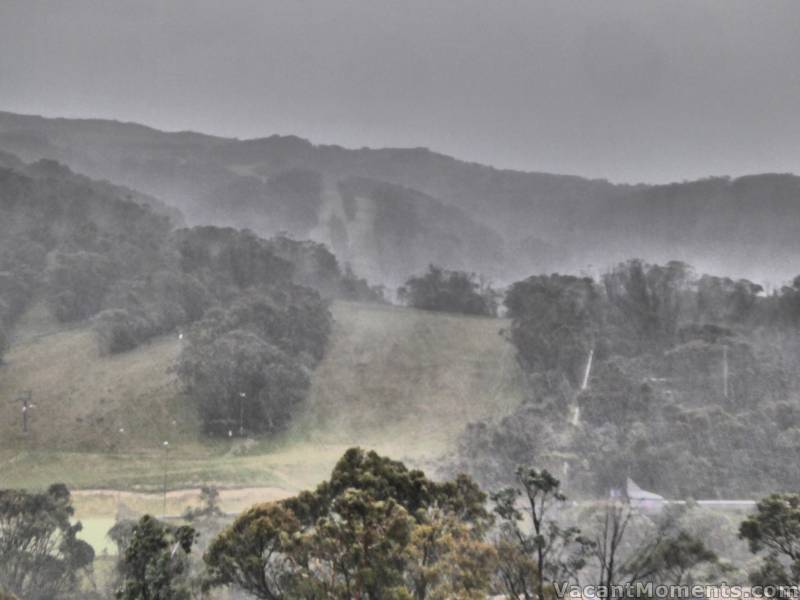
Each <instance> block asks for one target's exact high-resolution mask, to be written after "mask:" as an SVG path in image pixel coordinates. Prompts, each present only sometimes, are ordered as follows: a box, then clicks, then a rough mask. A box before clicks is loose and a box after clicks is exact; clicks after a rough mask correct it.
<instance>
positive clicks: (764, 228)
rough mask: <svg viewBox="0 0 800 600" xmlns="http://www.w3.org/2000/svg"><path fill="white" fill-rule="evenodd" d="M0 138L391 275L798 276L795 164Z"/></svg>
mask: <svg viewBox="0 0 800 600" xmlns="http://www.w3.org/2000/svg"><path fill="white" fill-rule="evenodd" d="M0 151H6V152H11V153H13V154H15V155H17V156H19V157H21V158H22V159H23V160H25V161H26V162H30V161H34V160H38V159H40V158H52V159H56V160H58V161H60V162H63V163H65V164H67V165H69V166H70V167H71V168H73V169H74V170H76V171H79V172H82V173H85V174H87V175H89V176H91V177H95V178H102V179H108V180H110V181H113V182H114V183H117V184H121V185H125V186H128V187H131V188H134V189H137V190H141V191H142V192H145V193H147V194H150V195H153V196H156V197H158V198H160V199H161V200H163V201H165V202H166V203H168V204H171V205H174V206H176V207H178V208H179V209H180V210H181V211H183V212H184V214H185V215H186V216H187V219H188V221H189V222H190V223H213V224H220V225H232V226H237V227H249V228H252V229H254V230H255V231H257V232H258V233H261V234H266V235H269V234H273V233H276V232H280V231H285V232H288V233H289V234H291V235H294V236H296V237H302V238H305V237H311V238H312V239H314V240H316V241H321V242H324V243H326V244H328V245H330V246H331V247H332V248H334V250H335V251H336V253H337V255H339V256H340V258H342V259H343V260H347V261H350V262H353V264H354V265H357V266H358V271H359V273H360V274H363V275H366V276H368V277H369V278H371V279H373V280H376V281H378V280H380V281H382V282H384V283H388V284H397V283H399V282H401V281H402V280H403V278H405V277H407V276H408V275H409V274H410V273H413V272H417V271H419V270H420V269H422V268H424V266H425V264H426V263H427V262H431V261H436V262H440V263H441V264H442V265H443V266H445V267H449V268H462V269H468V270H475V271H480V272H482V273H484V274H486V275H487V276H490V277H492V278H494V279H495V280H499V281H500V282H508V281H512V280H514V279H519V278H521V277H524V276H526V275H529V274H531V273H535V272H549V271H571V272H580V271H592V272H595V271H601V270H603V269H605V268H606V267H608V266H609V265H611V264H613V263H615V262H618V261H621V260H624V259H627V258H630V257H634V256H635V257H640V258H643V259H645V260H649V261H653V262H664V261H666V260H670V259H678V260H684V261H686V262H689V263H691V264H693V265H695V266H696V267H697V268H698V269H699V270H701V271H709V272H718V273H722V274H727V275H730V276H735V277H748V278H751V279H754V280H757V281H759V282H768V283H770V282H771V283H780V282H783V281H785V280H787V279H790V278H791V277H793V276H794V275H796V274H797V270H796V267H795V266H794V262H795V260H796V257H797V256H798V255H800V237H799V236H797V235H796V230H797V224H800V178H798V177H796V176H794V175H788V174H761V175H752V176H746V177H740V178H737V179H731V178H727V177H714V178H708V179H702V180H698V181H692V182H681V183H673V184H669V185H644V184H641V185H619V184H612V183H609V182H608V181H605V180H596V179H585V178H581V177H577V176H572V175H553V174H547V173H535V172H520V171H512V170H501V169H495V168H493V167H488V166H484V165H479V164H476V163H468V162H464V161H460V160H457V159H455V158H452V157H449V156H445V155H443V154H438V153H435V152H432V151H430V150H427V149H424V148H410V149H394V148H386V149H368V148H362V149H355V150H350V149H345V148H342V147H340V146H333V145H314V144H312V143H311V142H309V141H307V140H304V139H301V138H298V137H295V136H271V137H267V138H259V139H251V140H236V139H228V138H222V137H216V136H210V135H205V134H200V133H193V132H176V133H169V132H163V131H158V130H156V129H152V128H149V127H146V126H143V125H138V124H132V123H119V122H115V121H103V120H76V119H47V118H42V117H35V116H26V115H17V114H12V113H6V112H0ZM315 181H318V183H315ZM365 181H370V182H372V183H371V184H365V183H364V182H365ZM353 182H361V183H359V184H358V185H356V186H355V187H356V188H357V190H358V193H357V194H355V195H353V194H352V188H353ZM348 186H349V187H348ZM348 189H350V192H348V191H347V190H348ZM343 193H344V195H343ZM350 196H353V197H352V198H351V199H349V200H346V198H350ZM376 198H377V199H376ZM345 204H348V206H349V209H347V210H346V208H347V207H346V206H345Z"/></svg>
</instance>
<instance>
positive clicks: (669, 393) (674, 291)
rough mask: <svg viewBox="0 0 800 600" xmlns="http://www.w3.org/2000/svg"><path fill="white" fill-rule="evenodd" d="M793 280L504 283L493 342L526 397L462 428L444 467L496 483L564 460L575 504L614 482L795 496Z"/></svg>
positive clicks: (695, 493) (622, 269)
mask: <svg viewBox="0 0 800 600" xmlns="http://www.w3.org/2000/svg"><path fill="white" fill-rule="evenodd" d="M798 283H799V282H798V281H797V280H795V281H793V282H792V283H791V284H790V285H787V286H785V287H783V288H781V289H778V290H775V291H773V292H772V293H770V294H767V293H765V292H764V290H763V288H762V287H761V286H759V285H757V284H754V283H752V282H749V281H746V280H732V279H728V278H721V277H714V276H710V275H702V276H697V275H696V274H695V273H694V272H693V270H692V269H691V268H690V267H689V266H688V265H685V264H683V263H678V262H672V263H668V264H667V265H663V266H662V265H648V264H646V263H643V262H642V261H636V260H634V261H629V262H627V263H623V264H621V265H618V266H617V267H615V268H613V269H611V270H609V271H608V272H607V273H606V274H604V275H603V276H602V277H601V278H600V280H599V281H598V280H594V279H592V278H588V277H574V276H565V275H557V274H555V275H541V276H534V277H530V278H528V279H526V280H524V281H521V282H517V283H515V284H513V285H512V286H511V287H510V289H509V291H508V293H507V295H506V298H505V306H506V308H507V311H508V316H509V317H510V318H511V324H510V326H509V327H508V330H507V332H506V334H507V336H508V338H509V340H510V341H511V343H512V344H513V345H514V346H515V348H516V350H517V355H518V359H519V363H520V365H521V367H522V369H523V371H524V372H525V374H526V380H527V383H528V400H527V401H526V402H525V403H524V404H523V405H522V406H521V407H519V408H518V409H516V410H515V411H514V412H513V414H511V415H509V416H508V417H506V418H503V419H501V420H499V421H497V422H487V423H476V424H474V425H472V426H470V427H469V428H468V430H467V431H466V432H465V433H464V435H463V436H462V438H461V442H460V450H459V456H460V458H459V459H457V460H456V464H457V465H458V466H459V467H460V468H462V469H467V470H468V471H469V472H472V473H475V474H476V476H478V477H480V478H482V479H481V480H482V481H483V482H484V483H501V482H503V481H510V480H511V479H512V478H513V468H514V465H515V464H517V463H518V462H520V459H521V458H522V457H525V456H531V455H532V456H536V457H538V460H539V461H540V462H541V464H546V465H548V466H549V467H550V468H551V469H554V470H556V469H557V470H559V472H560V471H561V470H562V469H563V468H565V467H564V465H566V468H568V469H569V477H568V479H567V486H568V487H569V489H571V490H572V491H573V492H574V493H578V494H588V495H597V494H600V495H605V494H606V493H607V491H608V489H609V488H619V487H621V486H623V485H624V481H625V478H626V477H628V476H630V477H633V478H634V479H635V480H636V481H637V482H639V483H640V484H641V485H644V486H645V487H646V488H648V489H653V490H655V491H657V492H659V493H662V494H664V495H667V496H672V497H710V498H714V497H720V496H722V495H734V496H736V495H740V494H743V493H744V494H748V493H752V494H757V493H759V491H761V490H763V489H774V488H780V487H781V486H783V485H786V484H787V482H788V483H789V484H790V485H792V486H796V485H800V470H798V469H796V468H795V467H794V466H793V465H795V464H797V461H796V460H795V459H796V457H795V454H796V448H797V445H796V442H795V440H797V439H800V438H798V436H799V435H800V421H798V413H797V411H796V410H795V409H794V408H793V407H794V405H795V404H796V401H797V399H798V397H797V393H796V391H795V390H796V389H797V386H798V383H800V381H798V378H797V376H796V372H797V369H796V367H797V365H798V364H800V352H798V350H799V349H800V343H799V342H800V336H799V335H798V333H800V331H799V330H798V327H797V325H798V317H797V315H798V306H800V304H799V303H798V298H800V293H798V289H800V288H798ZM590 360H591V369H590V371H589V373H588V379H587V380H586V381H585V382H584V378H585V377H586V376H587V366H588V364H589V362H590ZM584 383H586V389H584ZM531 432H535V434H532V433H531ZM487 473H490V474H491V475H487Z"/></svg>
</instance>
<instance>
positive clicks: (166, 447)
mask: <svg viewBox="0 0 800 600" xmlns="http://www.w3.org/2000/svg"><path fill="white" fill-rule="evenodd" d="M168 463H169V442H168V441H166V440H164V510H163V512H162V513H161V514H162V515H163V516H164V517H166V516H167V464H168Z"/></svg>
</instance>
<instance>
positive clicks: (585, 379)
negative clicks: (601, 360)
mask: <svg viewBox="0 0 800 600" xmlns="http://www.w3.org/2000/svg"><path fill="white" fill-rule="evenodd" d="M593 358H594V348H592V349H591V350H589V358H588V359H587V360H586V371H585V372H584V373H583V383H582V384H581V391H584V390H585V389H586V388H588V387H589V375H591V373H592V359H593Z"/></svg>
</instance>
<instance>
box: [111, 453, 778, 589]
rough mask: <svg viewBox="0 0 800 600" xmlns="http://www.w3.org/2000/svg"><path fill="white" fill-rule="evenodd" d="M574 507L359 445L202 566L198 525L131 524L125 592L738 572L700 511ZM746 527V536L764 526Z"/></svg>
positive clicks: (511, 582)
mask: <svg viewBox="0 0 800 600" xmlns="http://www.w3.org/2000/svg"><path fill="white" fill-rule="evenodd" d="M566 500H567V499H566V497H565V495H564V493H563V492H562V490H561V486H560V482H559V481H558V479H556V478H555V477H553V475H551V474H550V473H549V472H548V471H546V470H538V469H535V468H532V467H519V468H518V469H517V470H516V471H515V478H514V484H513V485H511V486H508V487H506V488H502V489H499V490H497V491H495V492H494V493H493V494H491V499H489V498H488V497H487V495H486V494H485V493H484V492H483V491H482V490H481V489H480V488H479V487H478V486H477V485H476V484H475V483H474V482H473V481H472V480H470V479H469V478H468V477H466V476H458V477H456V478H454V479H451V480H446V481H438V482H437V481H434V480H431V479H429V478H428V477H426V476H425V474H424V473H422V472H421V471H417V470H411V469H408V468H407V467H405V465H403V464H402V463H400V462H397V461H393V460H391V459H389V458H386V457H382V456H379V455H377V454H375V453H374V452H364V451H362V450H359V449H351V450H348V451H347V452H346V453H345V455H344V456H343V457H342V458H341V459H340V460H339V462H338V464H337V465H336V467H335V468H334V470H333V472H332V473H331V477H330V479H329V480H327V481H325V482H323V483H321V484H320V485H319V486H317V488H315V489H314V490H311V491H305V492H301V493H300V494H298V495H297V496H294V497H291V498H287V499H285V500H282V501H278V502H270V503H264V504H257V505H255V506H253V507H252V508H250V509H248V510H245V511H244V512H243V513H242V514H241V515H240V516H239V517H238V518H236V519H235V520H234V522H233V523H232V524H230V525H228V526H227V527H225V528H224V529H223V530H222V531H220V532H219V533H218V534H217V535H216V536H215V537H214V539H213V541H211V543H210V544H209V545H208V546H207V547H206V550H205V553H204V554H203V560H202V563H201V562H200V561H198V560H197V558H195V559H194V560H192V561H191V564H190V562H189V561H190V559H191V557H197V556H198V554H197V552H194V551H193V541H194V540H195V539H197V531H196V530H195V529H194V525H195V523H196V522H195V521H192V522H191V523H190V526H188V527H183V528H176V527H174V526H165V525H161V524H158V523H157V522H156V521H154V520H153V519H152V518H151V517H144V518H143V519H141V520H140V521H139V522H138V523H136V524H129V525H127V526H126V528H125V535H124V536H122V537H119V536H118V537H119V539H120V548H121V552H120V564H119V566H118V570H117V572H118V574H119V577H118V578H117V580H116V583H115V586H116V589H117V590H118V592H117V597H120V598H126V599H129V600H134V599H139V598H144V597H146V596H145V595H144V594H143V593H142V592H140V593H139V594H138V595H136V594H134V595H130V594H126V590H144V588H145V587H148V589H149V593H150V594H151V595H150V596H147V597H154V596H153V595H152V594H153V592H155V590H156V585H159V586H161V587H160V588H159V589H160V590H161V593H162V594H163V597H168V598H183V597H188V593H189V590H197V589H198V588H203V589H204V590H205V591H206V592H207V593H210V594H211V597H215V596H214V591H215V590H217V589H218V588H224V589H227V590H228V592H232V593H234V594H236V593H237V592H244V593H246V594H248V595H249V596H248V597H256V598H263V599H267V600H273V599H278V598H283V599H308V600H311V599H321V598H328V599H331V598H335V599H341V600H350V599H352V598H361V599H363V600H367V599H377V598H395V599H410V600H412V599H413V600H423V599H440V600H444V599H445V598H474V599H476V600H477V599H483V598H486V597H487V596H492V595H502V596H504V597H513V598H527V599H531V600H532V599H534V598H535V599H537V600H538V599H546V598H552V597H555V591H556V586H564V585H569V584H573V585H576V584H578V582H581V583H582V584H583V585H586V584H591V585H595V586H597V587H598V589H600V588H604V587H605V586H610V585H626V584H636V583H652V584H673V585H687V584H693V583H714V582H717V581H719V579H720V578H721V577H723V576H724V577H726V578H727V577H729V576H730V575H731V574H732V571H731V566H730V565H727V564H725V563H724V562H723V561H721V560H720V559H719V558H718V557H717V555H716V554H715V553H714V552H713V551H711V550H710V549H709V548H708V547H707V546H706V545H705V544H704V543H703V541H701V540H700V539H698V538H696V537H694V536H693V535H692V534H691V533H689V529H691V528H692V527H693V524H692V523H691V522H690V521H689V520H687V518H686V517H687V514H688V513H690V512H691V510H689V509H685V508H684V509H680V510H672V509H670V510H666V511H664V512H662V513H658V514H656V513H649V514H646V513H642V512H640V511H639V510H638V509H636V508H635V507H633V506H631V505H629V504H627V503H625V502H624V501H620V500H616V501H612V502H609V503H605V504H593V505H586V506H584V507H582V508H577V509H569V508H568V507H567V506H568V502H567V501H566ZM210 506H211V504H209V507H210ZM746 523H747V522H746ZM746 523H745V524H743V525H742V531H743V532H745V530H747V531H750V530H752V529H753V527H752V526H749V525H747V524H746ZM775 529H776V530H777V528H775ZM731 535H734V536H735V533H734V532H731ZM744 535H745V534H744V533H742V536H743V537H744ZM181 544H184V545H183V546H181ZM170 547H172V548H173V552H172V554H173V559H172V560H167V559H166V556H167V550H168V549H169V548H170ZM176 550H177V552H176ZM754 551H755V550H754ZM144 565H150V567H151V568H150V569H145V568H143V566H144ZM159 574H161V576H158V575H159ZM756 576H757V575H756V574H754V577H756ZM158 597H161V596H158Z"/></svg>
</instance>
